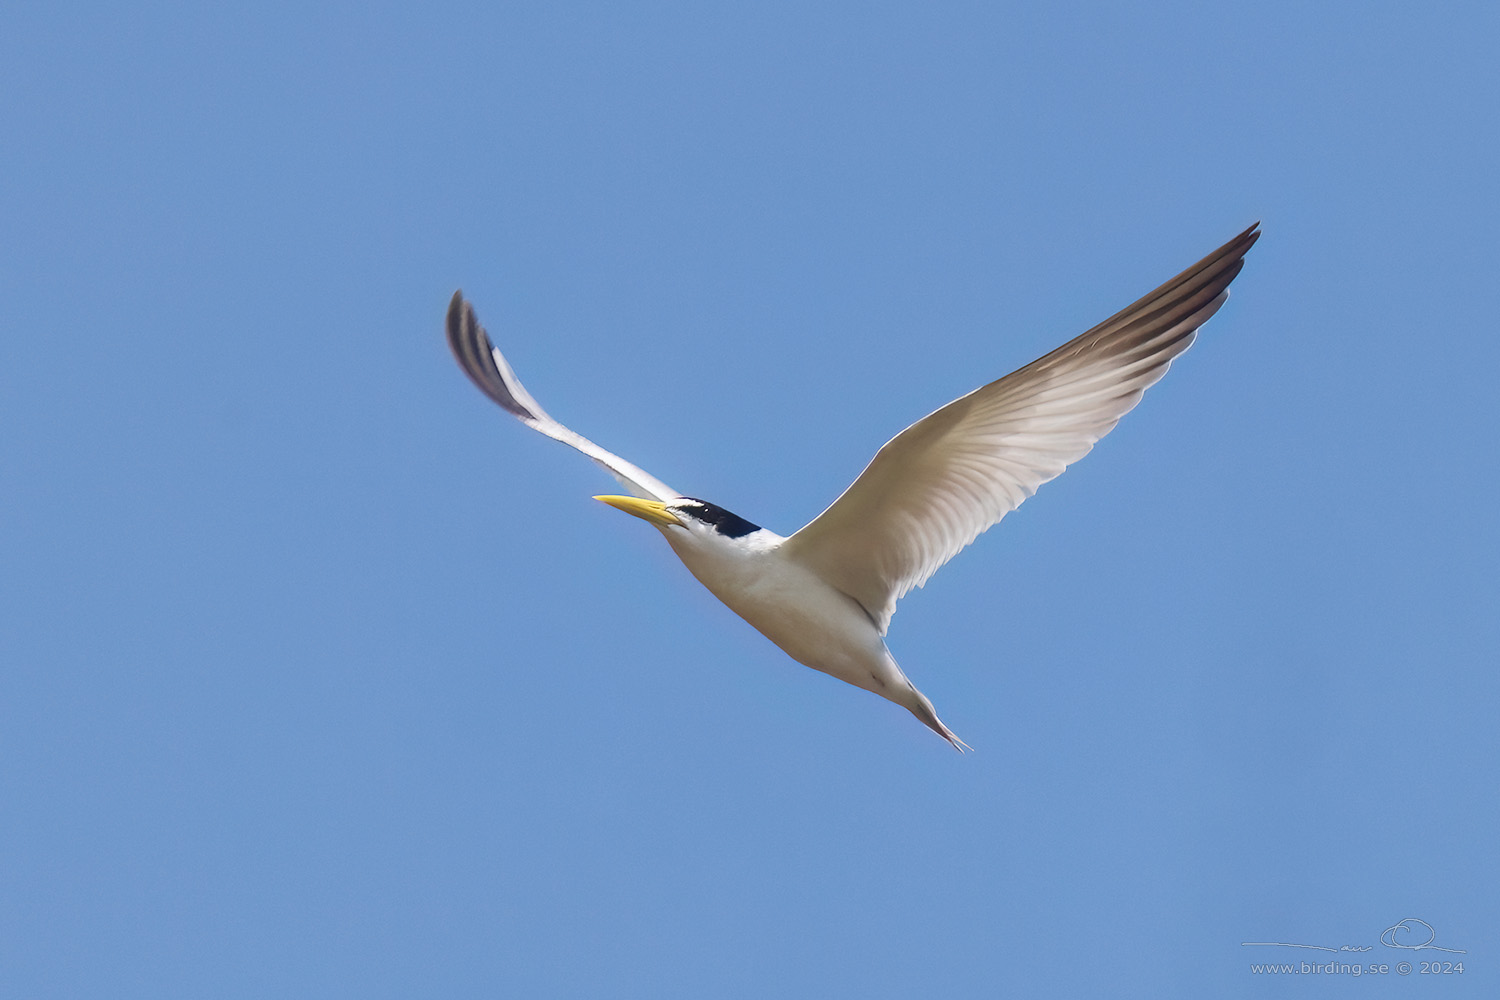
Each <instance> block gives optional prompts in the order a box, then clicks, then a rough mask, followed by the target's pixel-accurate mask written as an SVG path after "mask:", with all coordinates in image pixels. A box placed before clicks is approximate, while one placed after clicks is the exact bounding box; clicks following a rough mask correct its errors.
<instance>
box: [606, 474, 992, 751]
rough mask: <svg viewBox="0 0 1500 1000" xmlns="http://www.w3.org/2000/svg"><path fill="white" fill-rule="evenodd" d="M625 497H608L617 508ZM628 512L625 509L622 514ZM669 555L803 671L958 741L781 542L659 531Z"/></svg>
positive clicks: (768, 536) (755, 535)
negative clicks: (901, 710)
mask: <svg viewBox="0 0 1500 1000" xmlns="http://www.w3.org/2000/svg"><path fill="white" fill-rule="evenodd" d="M630 500H632V498H630V497H624V498H614V497H612V498H610V501H609V502H612V503H614V504H615V505H616V506H622V507H623V506H624V504H623V503H622V501H623V502H625V503H628V502H629V501H630ZM626 509H628V508H626ZM662 534H663V535H665V537H666V539H667V543H668V544H669V545H671V546H672V551H674V552H676V553H677V557H678V558H679V559H681V560H682V563H683V565H684V566H686V567H687V568H688V571H689V572H690V573H692V574H693V576H695V577H697V578H698V582H699V583H701V584H703V586H705V587H707V588H708V591H709V593H711V594H713V595H714V596H715V597H717V598H718V599H719V600H721V601H723V602H724V603H725V604H726V605H728V606H729V608H730V610H732V611H733V612H734V613H735V614H737V615H739V616H740V617H741V618H743V619H745V621H747V622H749V623H750V624H751V625H753V626H754V627H755V628H756V629H757V630H758V631H759V632H760V633H761V634H762V635H764V636H765V637H766V638H767V639H770V640H771V641H772V642H774V643H775V644H776V645H778V646H780V647H781V648H782V650H783V651H784V652H785V653H786V654H787V655H788V656H790V657H791V658H792V659H794V660H796V661H797V662H798V663H800V664H802V665H803V666H807V667H812V668H813V669H814V670H821V671H822V672H823V673H825V674H832V675H833V676H834V677H837V678H838V679H839V680H841V681H845V682H847V683H849V684H853V685H854V686H855V687H859V688H864V689H865V690H866V691H872V692H874V693H875V694H878V695H880V696H881V697H882V698H889V699H890V700H891V701H894V702H895V703H896V704H898V705H902V706H904V707H905V708H907V709H910V710H911V712H912V714H913V715H915V716H916V717H917V718H919V719H921V720H922V721H923V722H924V723H926V724H927V725H928V726H930V727H932V729H933V730H934V731H935V732H937V733H938V734H939V735H941V736H942V737H943V738H944V739H946V740H948V741H949V742H951V743H953V744H954V745H955V746H962V745H963V741H962V740H959V739H958V737H956V736H954V735H953V732H952V731H951V730H950V729H948V727H947V726H945V725H943V723H942V721H941V720H940V719H938V717H937V712H936V711H934V710H933V707H932V702H930V701H928V700H927V698H926V696H925V695H923V694H922V692H920V691H918V690H917V689H916V686H915V685H913V684H912V682H911V681H909V680H907V679H906V675H905V674H903V673H902V672H901V668H900V667H899V666H897V665H896V660H895V658H894V657H892V656H891V652H890V650H889V649H887V648H886V645H885V641H884V640H883V639H881V637H880V632H879V631H878V630H877V629H876V628H875V627H874V621H873V620H872V619H871V618H870V615H869V613H868V612H866V611H865V609H864V608H863V607H861V606H860V604H859V602H858V601H856V600H855V599H854V598H852V597H850V596H849V595H848V594H845V593H844V592H842V591H840V590H837V589H835V588H834V587H831V586H829V585H828V583H826V582H825V581H824V580H823V579H822V578H821V577H820V576H818V574H817V573H816V572H815V571H813V570H812V569H810V568H809V567H807V566H806V565H804V564H803V563H802V562H801V561H799V560H797V559H795V558H788V557H787V554H786V551H785V545H786V541H787V540H786V539H785V538H783V537H782V536H781V535H778V534H776V533H775V532H773V531H768V530H766V529H765V528H758V529H757V530H755V531H754V532H751V533H750V534H748V535H744V536H741V538H740V539H739V540H738V544H732V545H725V544H723V543H721V542H720V541H719V540H718V539H719V537H721V536H718V533H717V532H715V531H714V530H713V529H712V527H697V526H696V525H695V524H694V523H693V522H692V520H691V519H690V520H689V521H688V523H687V526H686V530H681V531H672V530H668V531H663V532H662Z"/></svg>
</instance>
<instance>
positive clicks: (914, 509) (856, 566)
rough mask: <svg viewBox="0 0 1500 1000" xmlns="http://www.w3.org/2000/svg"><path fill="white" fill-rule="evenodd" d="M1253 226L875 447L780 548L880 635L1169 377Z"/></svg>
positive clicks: (1251, 237)
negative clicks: (912, 598)
mask: <svg viewBox="0 0 1500 1000" xmlns="http://www.w3.org/2000/svg"><path fill="white" fill-rule="evenodd" d="M1259 225H1260V224H1259V223H1256V224H1255V225H1254V226H1251V227H1250V228H1249V229H1247V230H1245V231H1244V232H1243V233H1241V234H1240V235H1238V236H1236V237H1235V238H1234V239H1232V240H1230V241H1229V242H1228V243H1226V244H1224V246H1222V247H1220V248H1219V249H1218V250H1215V251H1214V252H1213V253H1211V254H1209V255H1208V256H1207V257H1205V258H1203V259H1202V260H1201V261H1199V262H1198V263H1196V264H1194V265H1193V266H1192V267H1190V268H1188V269H1187V270H1186V271H1183V272H1182V273H1181V274H1179V275H1178V276H1177V277H1175V278H1173V279H1172V280H1171V281H1168V282H1167V283H1166V284H1164V285H1162V286H1161V287H1160V288H1158V289H1156V291H1154V292H1152V293H1151V294H1150V295H1147V296H1146V297H1145V298H1143V299H1141V300H1140V301H1138V302H1136V303H1135V304H1133V305H1131V306H1129V307H1127V308H1126V309H1124V310H1122V311H1121V312H1118V313H1116V314H1115V315H1114V316H1111V317H1110V318H1109V319H1107V320H1105V321H1104V322H1103V323H1100V324H1099V325H1098V326H1096V327H1094V328H1093V329H1092V330H1090V331H1088V332H1087V333H1085V334H1083V335H1082V336H1080V337H1077V338H1075V339H1073V340H1071V341H1069V342H1068V343H1066V344H1064V345H1063V346H1062V347H1059V348H1058V349H1057V350H1055V351H1053V352H1052V353H1051V354H1048V355H1047V356H1046V357H1043V358H1040V359H1038V360H1036V361H1033V362H1032V363H1031V364H1029V365H1027V366H1026V367H1025V368H1022V369H1020V370H1019V371H1015V372H1012V373H1011V374H1009V375H1007V376H1005V377H1004V378H1002V379H1000V380H999V381H998V382H991V383H990V384H989V385H986V386H984V387H982V388H980V389H976V390H975V391H973V392H971V393H969V394H968V395H967V396H964V397H962V398H960V399H956V400H954V401H953V402H951V403H949V404H948V405H947V406H944V407H943V408H942V409H939V410H937V411H936V412H935V413H932V414H930V415H929V416H926V417H923V418H922V419H921V420H919V421H917V422H916V423H914V424H912V425H911V426H910V427H908V428H907V429H906V430H904V431H902V432H901V433H900V434H898V435H896V436H895V437H894V438H892V439H891V440H890V441H889V442H887V443H886V445H885V447H883V448H881V449H880V451H879V452H878V453H877V454H876V456H875V458H874V460H873V461H871V462H870V464H869V466H868V467H866V469H865V471H864V472H862V473H860V476H859V478H858V479H856V480H855V481H854V483H853V485H851V486H850V487H849V488H848V489H847V490H845V491H844V494H843V495H842V496H840V497H839V498H838V499H837V500H835V501H834V502H833V504H832V506H830V507H829V508H828V509H827V510H825V511H824V512H823V513H821V514H819V515H818V516H817V517H816V518H814V519H813V521H812V522H811V523H809V524H808V525H807V526H806V527H805V528H803V529H802V530H801V531H799V532H797V533H796V534H795V535H793V536H792V537H791V538H789V539H787V541H786V544H785V546H784V548H783V551H784V552H785V553H786V554H787V555H788V556H790V557H791V558H794V559H796V560H799V561H800V562H802V563H803V564H804V565H806V566H808V567H809V568H811V569H813V570H814V571H815V572H817V573H818V574H819V575H820V576H822V577H823V578H824V579H825V580H827V581H828V582H829V583H831V584H833V585H834V586H835V587H837V588H839V589H840V590H842V591H843V592H844V593H846V594H848V595H849V596H850V597H853V598H854V599H855V600H856V601H858V602H859V603H860V604H861V605H862V606H863V607H864V609H865V610H866V611H867V612H868V613H869V614H870V617H871V618H873V619H874V620H875V622H876V624H877V625H878V626H879V627H880V631H881V634H884V633H885V630H886V627H887V626H888V625H889V624H890V620H891V615H892V614H894V613H895V611H896V602H897V601H898V600H900V599H901V598H902V597H903V596H904V595H905V594H906V593H907V592H908V591H910V590H911V589H912V588H913V587H919V586H921V585H922V584H923V583H924V582H926V580H927V579H928V577H930V576H932V574H933V573H934V572H936V571H937V569H938V567H940V566H942V565H943V563H945V562H947V561H948V560H949V559H951V558H953V556H954V555H956V554H957V553H958V552H959V550H961V549H962V548H963V547H964V546H966V545H968V544H969V543H970V542H972V541H973V540H974V539H975V538H977V537H979V534H980V533H981V532H982V531H984V530H985V529H986V528H988V527H989V526H990V525H992V524H995V523H996V522H997V521H999V520H1000V519H1001V518H1002V517H1004V516H1005V515H1006V514H1008V513H1010V512H1011V511H1012V510H1014V509H1015V508H1016V507H1018V506H1020V504H1021V502H1022V501H1023V500H1025V499H1026V498H1027V497H1029V496H1031V495H1032V494H1033V493H1035V492H1036V490H1037V487H1039V486H1041V485H1042V484H1043V483H1045V482H1047V481H1048V480H1050V479H1054V478H1056V477H1057V476H1058V475H1060V474H1061V473H1062V471H1063V470H1064V469H1066V468H1067V467H1068V466H1069V465H1070V464H1072V463H1073V462H1076V461H1077V460H1078V459H1080V458H1082V457H1083V456H1084V455H1086V454H1088V452H1089V449H1091V448H1092V447H1093V446H1094V442H1096V441H1098V440H1099V439H1100V438H1102V437H1103V436H1104V435H1106V434H1108V433H1109V432H1110V431H1111V430H1112V429H1114V426H1115V424H1116V423H1118V422H1119V419H1120V418H1121V417H1122V416H1124V415H1125V414H1126V413H1128V412H1129V411H1130V409H1131V408H1132V407H1134V406H1135V404H1136V403H1138V402H1139V401H1140V398H1141V394H1142V393H1143V392H1145V391H1146V389H1147V388H1149V387H1150V386H1151V385H1153V384H1154V383H1155V382H1156V381H1157V379H1159V378H1161V377H1162V376H1163V375H1164V374H1166V371H1167V366H1168V365H1170V364H1171V362H1172V359H1173V358H1175V357H1177V355H1179V354H1181V353H1182V352H1183V351H1185V350H1187V349H1188V346H1189V345H1191V344H1192V342H1193V338H1194V336H1195V335H1196V333H1197V330H1198V328H1199V327H1200V326H1202V325H1203V323H1204V322H1205V321H1206V320H1207V319H1208V318H1209V317H1210V316H1212V315H1213V314H1214V313H1215V312H1217V311H1218V309H1219V307H1220V306H1221V305H1223V304H1224V300H1225V299H1226V298H1228V297H1229V283H1230V282H1231V281H1233V280H1234V277H1235V275H1237V274H1239V272H1240V268H1241V267H1243V266H1244V260H1243V258H1244V256H1245V253H1246V251H1248V250H1249V249H1250V247H1251V246H1253V245H1254V243H1255V241H1256V240H1257V239H1259V238H1260V233H1259V231H1258V226H1259Z"/></svg>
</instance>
